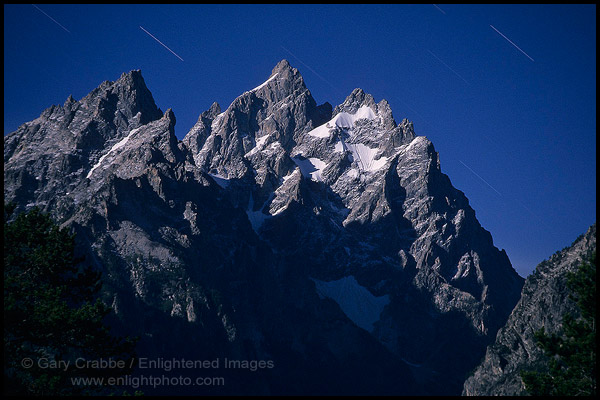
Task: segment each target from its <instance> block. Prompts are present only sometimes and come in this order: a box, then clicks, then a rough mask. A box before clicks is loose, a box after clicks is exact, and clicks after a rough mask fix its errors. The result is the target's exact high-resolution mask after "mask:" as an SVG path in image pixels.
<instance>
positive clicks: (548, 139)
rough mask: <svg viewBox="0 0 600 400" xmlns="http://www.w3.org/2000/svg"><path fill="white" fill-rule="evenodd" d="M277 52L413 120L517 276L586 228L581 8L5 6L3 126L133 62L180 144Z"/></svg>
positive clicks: (589, 116)
mask: <svg viewBox="0 0 600 400" xmlns="http://www.w3.org/2000/svg"><path fill="white" fill-rule="evenodd" d="M152 36H154V38H153V37H152ZM159 41H160V42H162V44H161V43H159ZM284 58H285V59H287V60H288V61H289V62H290V64H291V65H292V66H293V67H296V68H298V70H299V71H300V73H301V74H302V75H303V77H304V80H305V82H306V85H307V87H308V88H309V89H310V91H311V93H312V94H313V96H314V98H315V100H316V101H317V103H319V104H321V103H324V102H325V101H329V102H330V103H331V104H332V105H333V106H335V105H337V104H339V103H341V102H343V100H344V98H345V97H346V96H347V95H349V94H350V92H351V91H352V90H353V89H354V88H357V87H360V88H362V89H363V90H364V91H365V92H367V93H371V94H372V95H373V96H374V98H375V100H376V101H380V100H381V99H386V100H388V102H389V103H390V105H391V107H392V110H393V113H394V117H395V119H396V121H398V122H399V121H401V120H402V119H403V118H408V119H409V120H410V121H412V122H413V123H414V127H415V131H416V133H417V135H424V136H427V137H428V138H429V139H430V140H431V141H432V142H433V144H434V146H435V148H436V150H437V151H438V152H439V154H440V161H441V168H442V171H443V172H444V173H445V174H447V175H448V176H449V177H450V179H451V181H452V183H453V185H454V186H455V187H456V188H457V189H460V190H461V191H463V192H464V193H465V194H466V196H467V197H468V198H469V200H470V203H471V206H472V207H473V208H474V209H475V211H476V214H477V218H478V220H479V221H480V223H481V224H482V225H483V227H484V228H485V229H487V230H488V231H490V232H491V233H492V236H493V238H494V244H495V245H496V246H497V247H498V248H500V249H505V250H506V252H507V253H508V256H509V258H510V260H511V262H512V263H513V266H514V267H515V269H516V270H517V272H519V274H521V275H522V276H527V275H528V274H529V273H531V271H532V270H533V268H534V267H535V266H536V265H537V264H538V263H539V262H541V261H542V260H544V259H547V258H548V257H549V256H550V255H552V254H553V253H554V252H555V251H557V250H560V249H562V248H563V247H565V246H568V245H570V244H571V243H572V242H573V241H574V240H575V238H576V237H577V236H579V235H580V234H582V233H584V232H585V231H586V230H587V228H588V227H589V226H590V225H591V224H593V223H594V222H595V220H596V6H595V5H591V4H590V5H449V4H438V5H433V4H419V5H299V6H294V5H142V4H138V5H51V4H39V5H31V4H23V5H4V133H5V134H7V133H10V132H13V131H14V130H15V129H16V128H17V127H18V126H19V125H21V124H22V123H24V122H27V121H30V120H32V119H35V118H37V117H38V116H39V115H40V113H41V112H42V111H43V110H44V109H45V108H47V107H49V106H51V105H52V104H61V105H62V104H63V103H64V101H65V100H66V99H67V97H68V96H69V95H70V94H72V95H73V97H74V98H75V99H76V100H78V99H80V98H82V97H83V96H85V95H86V94H87V93H89V92H90V91H91V90H93V89H94V88H96V87H97V86H98V85H99V84H100V83H101V82H102V81H105V80H110V81H114V80H116V79H118V78H119V77H120V75H121V74H122V73H123V72H127V71H130V70H132V69H141V70H142V75H143V76H144V79H145V81H146V84H147V86H148V88H149V89H150V91H151V92H152V94H153V95H154V99H155V101H156V103H157V105H158V106H159V107H160V108H161V109H162V110H163V111H164V110H166V109H167V108H172V109H173V111H174V113H175V116H176V118H177V125H176V127H175V132H176V135H177V137H179V138H180V139H181V138H183V136H185V134H186V133H187V131H188V130H189V129H190V128H191V127H192V126H193V124H194V123H195V122H196V120H197V118H198V116H199V115H200V113H201V112H202V111H204V110H206V109H208V108H209V107H210V105H211V104H212V102H213V101H217V102H219V104H220V105H221V107H222V108H223V109H225V108H226V107H227V106H228V105H229V104H230V103H231V102H232V101H233V99H235V97H237V96H238V95H240V94H241V93H243V92H244V91H245V90H250V89H252V88H254V87H256V86H258V85H259V84H261V83H262V82H264V81H265V80H266V79H267V78H268V77H269V75H270V73H271V70H272V69H273V67H274V66H275V64H277V62H278V61H280V60H281V59H284Z"/></svg>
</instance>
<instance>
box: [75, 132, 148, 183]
mask: <svg viewBox="0 0 600 400" xmlns="http://www.w3.org/2000/svg"><path fill="white" fill-rule="evenodd" d="M140 128H141V126H140V127H139V128H135V129H132V130H131V131H130V132H129V134H128V135H127V136H125V137H124V138H123V139H121V140H120V141H119V142H118V143H116V144H115V145H114V146H113V147H111V149H110V150H109V151H108V152H107V153H106V154H105V155H103V156H102V157H100V159H99V160H98V162H97V163H96V165H94V166H93V167H92V169H90V172H88V174H87V176H86V178H87V179H89V178H90V176H92V172H94V170H95V169H96V168H98V167H99V166H100V164H102V161H104V159H105V158H106V156H108V155H109V154H110V153H112V152H113V151H116V150H118V149H120V148H121V147H123V146H125V143H127V141H128V140H129V138H130V137H131V135H133V134H134V133H136V132H137V131H138V130H139V129H140Z"/></svg>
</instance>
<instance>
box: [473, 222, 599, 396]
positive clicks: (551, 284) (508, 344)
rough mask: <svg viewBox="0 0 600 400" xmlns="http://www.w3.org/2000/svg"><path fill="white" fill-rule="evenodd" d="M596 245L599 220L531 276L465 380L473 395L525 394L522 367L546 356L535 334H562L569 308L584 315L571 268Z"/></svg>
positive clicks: (593, 249)
mask: <svg viewBox="0 0 600 400" xmlns="http://www.w3.org/2000/svg"><path fill="white" fill-rule="evenodd" d="M595 249H596V225H595V224H594V225H592V226H591V227H590V228H589V229H588V231H587V232H586V233H585V234H584V235H582V236H580V237H579V238H578V239H577V240H576V241H575V242H574V243H573V244H572V245H571V246H569V247H567V248H565V249H563V250H561V251H560V252H556V253H555V254H554V255H553V256H552V257H550V258H549V259H548V260H546V261H544V262H542V263H540V264H539V265H538V266H537V267H536V269H535V271H534V272H533V273H532V274H531V275H530V276H529V277H528V278H527V280H526V281H525V285H524V286H523V291H522V296H521V299H520V300H519V302H518V303H517V305H516V306H515V309H514V310H513V311H512V313H511V314H510V316H509V318H508V321H507V322H506V325H504V326H503V327H502V328H501V329H500V330H499V331H498V334H497V336H496V341H495V342H494V343H493V344H492V345H490V346H489V347H488V349H487V351H486V354H485V358H484V359H483V361H482V363H481V365H479V366H478V367H477V368H476V369H475V370H474V372H473V375H472V376H471V377H469V378H468V379H467V380H466V382H465V385H464V390H463V395H467V396H490V395H494V396H498V395H509V396H518V395H521V394H522V393H523V390H524V386H523V381H522V380H521V377H520V373H521V371H526V370H531V369H535V367H536V366H537V365H538V364H539V363H540V362H542V361H543V360H544V355H543V352H542V351H541V350H540V349H539V348H538V347H537V346H536V344H535V339H534V333H535V332H536V331H538V330H540V329H541V328H542V327H543V328H545V330H546V332H547V333H548V334H551V333H557V334H558V333H559V332H560V331H561V329H562V319H563V316H564V315H565V314H566V313H571V314H574V315H577V314H578V311H577V306H576V304H575V303H574V302H573V301H572V300H571V299H570V298H569V290H568V288H567V285H566V282H567V273H569V272H574V271H575V270H576V269H577V268H578V266H579V265H580V264H581V260H582V259H588V258H589V256H590V255H591V253H592V252H593V251H595Z"/></svg>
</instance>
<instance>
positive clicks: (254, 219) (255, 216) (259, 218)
mask: <svg viewBox="0 0 600 400" xmlns="http://www.w3.org/2000/svg"><path fill="white" fill-rule="evenodd" d="M274 196H275V195H274V194H271V196H269V198H268V199H267V201H265V202H264V203H263V205H262V206H260V208H259V209H258V211H252V209H253V208H254V196H253V195H252V194H250V200H248V209H247V210H246V214H247V215H248V219H249V220H250V225H252V229H253V230H254V232H256V233H257V234H258V230H259V229H260V227H261V226H262V225H263V223H264V222H265V221H266V220H267V219H269V218H272V216H271V215H270V214H265V213H263V211H262V210H263V208H265V205H267V204H268V203H269V202H270V201H271V200H273V197H274Z"/></svg>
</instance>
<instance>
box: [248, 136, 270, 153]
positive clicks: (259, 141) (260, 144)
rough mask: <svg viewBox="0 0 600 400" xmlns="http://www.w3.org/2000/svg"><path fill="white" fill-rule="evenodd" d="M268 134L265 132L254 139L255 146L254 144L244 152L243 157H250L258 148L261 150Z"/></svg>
mask: <svg viewBox="0 0 600 400" xmlns="http://www.w3.org/2000/svg"><path fill="white" fill-rule="evenodd" d="M269 135H270V134H269V133H267V134H266V135H264V136H261V137H259V138H258V139H256V146H254V147H253V148H252V149H251V150H250V151H249V152H247V153H246V154H244V157H250V156H251V155H253V154H254V153H256V152H258V151H259V150H262V148H263V146H264V145H265V142H266V141H267V139H268V138H269Z"/></svg>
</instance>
